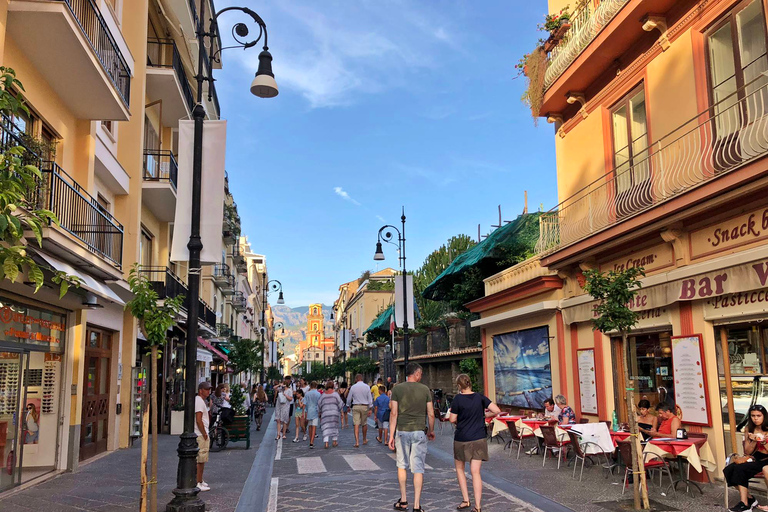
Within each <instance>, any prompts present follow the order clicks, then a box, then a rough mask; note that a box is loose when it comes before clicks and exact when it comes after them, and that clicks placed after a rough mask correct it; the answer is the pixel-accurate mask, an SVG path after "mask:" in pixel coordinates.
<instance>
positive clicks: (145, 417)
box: [139, 407, 149, 512]
mask: <svg viewBox="0 0 768 512" xmlns="http://www.w3.org/2000/svg"><path fill="white" fill-rule="evenodd" d="M148 441H149V410H148V409H147V408H146V407H145V408H144V412H143V413H142V414H141V498H140V501H139V511H140V512H147V452H148V448H149V446H148Z"/></svg>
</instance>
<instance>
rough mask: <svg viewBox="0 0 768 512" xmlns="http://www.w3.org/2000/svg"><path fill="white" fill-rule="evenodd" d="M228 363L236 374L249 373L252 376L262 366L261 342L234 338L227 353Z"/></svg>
mask: <svg viewBox="0 0 768 512" xmlns="http://www.w3.org/2000/svg"><path fill="white" fill-rule="evenodd" d="M229 362H230V363H232V365H233V366H234V367H235V370H236V371H238V372H251V373H252V374H256V373H258V372H260V371H261V365H262V364H263V363H262V356H261V342H259V341H256V340H252V339H249V338H235V340H234V341H233V342H232V350H231V351H230V353H229Z"/></svg>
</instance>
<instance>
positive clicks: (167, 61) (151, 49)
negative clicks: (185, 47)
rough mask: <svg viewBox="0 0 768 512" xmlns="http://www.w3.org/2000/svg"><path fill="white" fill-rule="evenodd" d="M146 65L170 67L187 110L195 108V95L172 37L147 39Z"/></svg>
mask: <svg viewBox="0 0 768 512" xmlns="http://www.w3.org/2000/svg"><path fill="white" fill-rule="evenodd" d="M147 65H148V66H150V67H154V68H172V69H173V70H174V72H175V73H176V78H177V79H178V81H179V85H181V92H182V94H183V95H184V101H186V103H187V107H189V111H190V112H192V110H193V109H194V108H195V97H194V95H193V94H192V87H191V86H190V84H189V80H188V79H187V72H186V71H185V69H184V64H183V63H182V61H181V54H180V53H179V49H178V48H177V46H176V43H175V42H174V41H173V39H160V38H156V39H149V40H148V41H147Z"/></svg>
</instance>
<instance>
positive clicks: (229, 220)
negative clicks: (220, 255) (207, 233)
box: [221, 203, 240, 245]
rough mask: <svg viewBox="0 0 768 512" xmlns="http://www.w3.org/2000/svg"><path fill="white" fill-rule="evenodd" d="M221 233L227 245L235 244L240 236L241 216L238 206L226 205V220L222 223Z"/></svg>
mask: <svg viewBox="0 0 768 512" xmlns="http://www.w3.org/2000/svg"><path fill="white" fill-rule="evenodd" d="M221 235H222V238H223V239H224V243H225V244H226V245H230V244H234V243H235V242H236V241H237V239H238V238H239V237H240V216H239V215H238V213H237V206H236V205H235V204H234V203H233V204H232V206H229V205H226V204H225V205H224V220H223V221H222V224H221Z"/></svg>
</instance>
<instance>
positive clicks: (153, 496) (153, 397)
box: [149, 345, 158, 512]
mask: <svg viewBox="0 0 768 512" xmlns="http://www.w3.org/2000/svg"><path fill="white" fill-rule="evenodd" d="M157 352H158V347H157V345H152V352H151V356H150V357H151V358H152V361H151V362H150V368H151V371H152V375H151V379H152V389H151V391H150V403H149V410H150V411H151V418H150V420H151V422H150V428H151V430H152V463H151V467H150V476H151V480H150V481H149V486H150V487H149V510H150V512H157V398H158V397H157V385H158V382H157Z"/></svg>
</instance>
